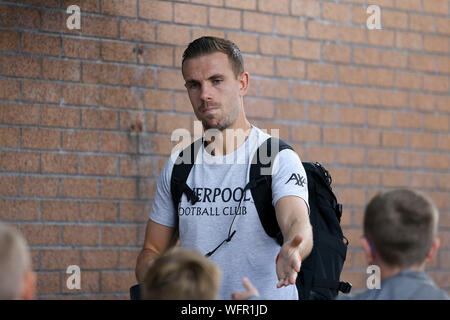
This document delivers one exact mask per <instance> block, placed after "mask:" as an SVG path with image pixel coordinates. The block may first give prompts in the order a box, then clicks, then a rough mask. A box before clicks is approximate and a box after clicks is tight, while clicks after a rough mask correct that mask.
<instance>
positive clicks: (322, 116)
mask: <svg viewBox="0 0 450 320" xmlns="http://www.w3.org/2000/svg"><path fill="white" fill-rule="evenodd" d="M336 119H337V112H336V108H335V107H327V106H321V105H313V104H309V107H308V121H309V122H320V123H334V122H336Z"/></svg>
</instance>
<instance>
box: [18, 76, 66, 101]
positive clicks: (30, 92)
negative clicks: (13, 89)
mask: <svg viewBox="0 0 450 320" xmlns="http://www.w3.org/2000/svg"><path fill="white" fill-rule="evenodd" d="M22 99H23V100H24V101H34V102H49V103H59V102H60V99H61V87H60V86H59V85H58V84H55V83H52V82H37V81H23V83H22Z"/></svg>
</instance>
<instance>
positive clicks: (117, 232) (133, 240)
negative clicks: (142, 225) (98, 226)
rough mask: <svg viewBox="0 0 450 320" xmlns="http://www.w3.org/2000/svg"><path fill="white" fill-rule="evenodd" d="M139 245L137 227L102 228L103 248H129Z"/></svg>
mask: <svg viewBox="0 0 450 320" xmlns="http://www.w3.org/2000/svg"><path fill="white" fill-rule="evenodd" d="M136 244H137V229H136V227H135V226H114V227H103V228H102V245H103V246H127V245H136Z"/></svg>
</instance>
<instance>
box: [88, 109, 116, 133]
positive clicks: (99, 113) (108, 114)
mask: <svg viewBox="0 0 450 320" xmlns="http://www.w3.org/2000/svg"><path fill="white" fill-rule="evenodd" d="M81 124H82V127H83V128H93V129H117V127H118V116H117V112H116V111H113V110H95V109H83V110H82V111H81Z"/></svg>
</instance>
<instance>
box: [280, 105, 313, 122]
mask: <svg viewBox="0 0 450 320" xmlns="http://www.w3.org/2000/svg"><path fill="white" fill-rule="evenodd" d="M276 110H277V112H276V119H284V120H304V119H305V111H306V109H305V105H304V104H302V103H289V102H278V103H277V109H276Z"/></svg>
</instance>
